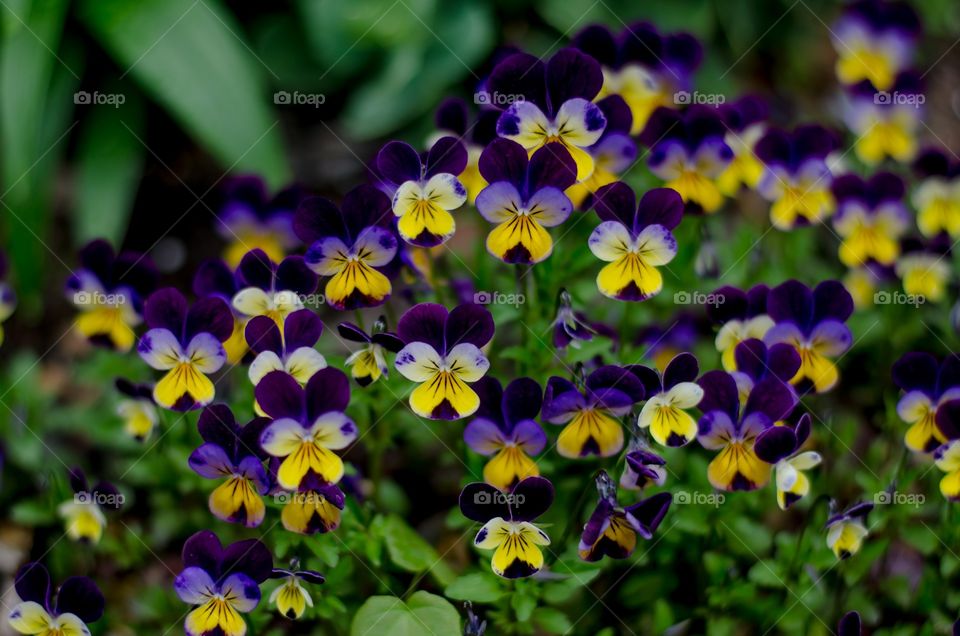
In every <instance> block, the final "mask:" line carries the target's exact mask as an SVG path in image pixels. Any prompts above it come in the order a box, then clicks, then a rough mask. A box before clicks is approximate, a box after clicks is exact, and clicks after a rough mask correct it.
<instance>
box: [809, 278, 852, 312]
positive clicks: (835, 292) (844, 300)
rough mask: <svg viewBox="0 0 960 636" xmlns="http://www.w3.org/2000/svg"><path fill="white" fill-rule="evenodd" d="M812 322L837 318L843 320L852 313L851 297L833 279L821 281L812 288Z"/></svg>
mask: <svg viewBox="0 0 960 636" xmlns="http://www.w3.org/2000/svg"><path fill="white" fill-rule="evenodd" d="M813 306H814V313H813V319H814V322H821V321H823V320H830V319H832V320H837V321H839V322H844V321H845V320H846V319H847V318H849V317H850V315H851V314H852V313H853V297H852V296H850V292H848V291H847V288H846V287H844V286H843V283H841V282H839V281H835V280H827V281H823V282H822V283H820V284H819V285H817V287H816V288H815V289H814V290H813Z"/></svg>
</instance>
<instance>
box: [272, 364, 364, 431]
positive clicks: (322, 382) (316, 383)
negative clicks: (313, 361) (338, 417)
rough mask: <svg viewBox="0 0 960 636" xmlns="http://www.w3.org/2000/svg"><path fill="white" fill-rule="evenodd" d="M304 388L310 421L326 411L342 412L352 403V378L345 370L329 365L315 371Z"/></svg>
mask: <svg viewBox="0 0 960 636" xmlns="http://www.w3.org/2000/svg"><path fill="white" fill-rule="evenodd" d="M267 377H270V376H269V375H268V376H267ZM304 390H305V391H306V399H307V418H308V422H309V423H312V422H313V421H314V420H315V419H317V418H318V417H320V416H321V415H323V414H324V413H329V412H331V411H337V412H341V413H342V412H343V411H345V410H347V405H348V404H349V403H350V380H349V379H347V376H346V374H345V373H344V372H343V371H341V370H340V369H337V368H335V367H327V368H325V369H320V370H319V371H317V372H316V373H314V374H313V377H312V378H310V380H309V381H308V382H307V386H306V387H304ZM264 410H266V409H264Z"/></svg>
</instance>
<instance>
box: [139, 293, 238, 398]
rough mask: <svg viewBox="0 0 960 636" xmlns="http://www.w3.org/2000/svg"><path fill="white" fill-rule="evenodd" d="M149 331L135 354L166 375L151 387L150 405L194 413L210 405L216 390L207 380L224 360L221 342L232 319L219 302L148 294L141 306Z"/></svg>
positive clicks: (226, 309) (228, 334) (229, 328)
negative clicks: (190, 304)
mask: <svg viewBox="0 0 960 636" xmlns="http://www.w3.org/2000/svg"><path fill="white" fill-rule="evenodd" d="M144 317H145V318H146V321H147V326H148V327H150V330H149V331H148V332H147V333H145V334H144V335H143V337H142V338H140V342H139V343H138V344H137V353H139V354H140V357H141V358H143V360H144V362H146V363H147V364H148V365H150V366H151V367H153V368H154V369H157V370H158V371H166V372H167V373H166V375H164V376H163V378H162V379H161V380H160V381H159V382H157V384H156V386H155V387H154V388H153V400H154V401H155V402H156V403H157V404H158V405H160V406H162V407H163V408H166V409H171V410H174V411H189V410H192V409H198V408H202V407H204V406H206V405H207V404H210V403H211V402H213V398H214V396H215V394H216V391H215V389H214V386H213V382H211V381H210V378H208V377H207V375H209V374H211V373H216V372H217V371H219V370H220V367H222V366H223V363H224V362H225V361H226V359H227V354H226V351H224V349H223V344H222V343H223V342H224V341H225V340H226V339H227V338H229V337H230V334H231V333H233V315H232V314H231V313H230V308H229V307H227V305H226V303H224V302H223V301H222V300H221V299H219V298H216V297H213V296H211V297H208V298H202V299H200V300H198V301H197V302H195V303H193V305H192V306H191V307H189V308H188V307H187V299H186V298H184V297H183V294H181V293H180V292H179V291H177V290H176V289H174V288H172V287H168V288H165V289H161V290H159V291H156V292H154V293H153V295H151V296H150V298H148V299H147V302H146V304H145V305H144Z"/></svg>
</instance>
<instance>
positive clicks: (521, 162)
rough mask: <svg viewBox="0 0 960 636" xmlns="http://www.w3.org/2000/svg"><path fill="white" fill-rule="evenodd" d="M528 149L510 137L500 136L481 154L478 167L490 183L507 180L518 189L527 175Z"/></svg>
mask: <svg viewBox="0 0 960 636" xmlns="http://www.w3.org/2000/svg"><path fill="white" fill-rule="evenodd" d="M528 163H529V161H528V159H527V151H526V149H524V147H523V146H521V145H520V144H518V143H517V142H515V141H512V140H510V139H505V138H503V137H498V138H497V139H494V140H493V141H491V142H490V145H488V146H487V147H486V148H484V150H483V152H482V153H481V154H480V160H479V163H478V167H479V168H480V174H481V175H482V176H483V178H484V179H486V180H487V182H488V183H496V182H497V181H507V182H509V183H512V184H513V185H515V186H516V187H517V188H518V189H519V188H520V186H521V185H522V184H523V182H524V179H526V176H527V164H528Z"/></svg>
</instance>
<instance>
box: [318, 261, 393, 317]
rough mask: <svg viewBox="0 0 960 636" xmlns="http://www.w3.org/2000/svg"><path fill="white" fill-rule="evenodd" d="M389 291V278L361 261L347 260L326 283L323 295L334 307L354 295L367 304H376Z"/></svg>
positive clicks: (387, 294)
mask: <svg viewBox="0 0 960 636" xmlns="http://www.w3.org/2000/svg"><path fill="white" fill-rule="evenodd" d="M391 290H392V288H391V285H390V279H389V278H387V277H386V276H384V275H383V274H381V273H380V272H379V271H377V270H375V269H374V268H372V267H370V266H369V265H367V264H366V263H364V262H363V261H362V260H349V261H345V263H344V267H343V269H341V270H340V271H339V272H338V273H337V274H336V275H334V276H333V277H332V278H331V279H330V280H329V281H327V286H326V289H325V294H326V300H327V302H329V303H330V304H332V305H334V306H342V305H344V304H345V303H346V302H347V300H348V299H350V298H351V297H352V296H354V295H355V294H359V295H360V296H361V297H363V298H364V299H365V302H366V303H367V304H378V303H379V302H380V301H382V300H383V299H384V298H386V297H387V296H389V295H390V292H391Z"/></svg>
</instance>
